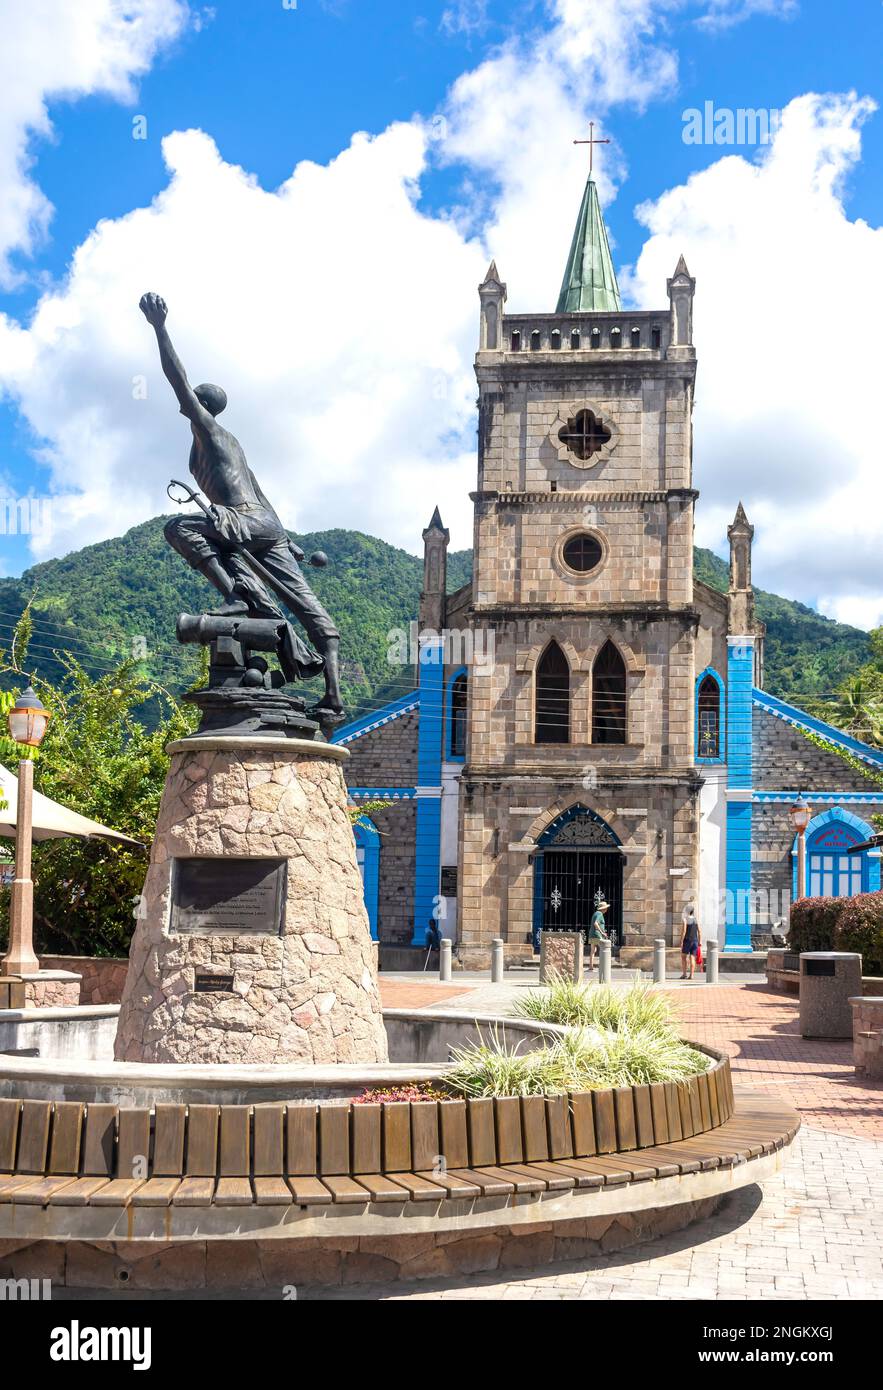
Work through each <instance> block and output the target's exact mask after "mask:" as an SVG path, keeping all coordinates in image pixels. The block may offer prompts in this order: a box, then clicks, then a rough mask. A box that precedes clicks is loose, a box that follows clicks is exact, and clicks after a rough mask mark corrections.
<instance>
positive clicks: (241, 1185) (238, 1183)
mask: <svg viewBox="0 0 883 1390" xmlns="http://www.w3.org/2000/svg"><path fill="white" fill-rule="evenodd" d="M222 1108H223V1107H222ZM223 1123H224V1121H223V1118H222V1119H221V1125H222V1126H223ZM253 1201H254V1193H253V1192H252V1190H251V1183H250V1181H249V1179H248V1178H243V1177H225V1178H218V1181H217V1185H216V1187H215V1201H214V1205H215V1206H216V1207H250V1206H251V1204H252V1202H253Z"/></svg>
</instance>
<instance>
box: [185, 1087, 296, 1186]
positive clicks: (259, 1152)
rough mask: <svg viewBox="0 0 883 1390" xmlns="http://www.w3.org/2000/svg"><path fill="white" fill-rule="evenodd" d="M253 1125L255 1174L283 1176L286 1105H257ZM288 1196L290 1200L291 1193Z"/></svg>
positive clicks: (274, 1176)
mask: <svg viewBox="0 0 883 1390" xmlns="http://www.w3.org/2000/svg"><path fill="white" fill-rule="evenodd" d="M192 1108H193V1107H192V1106H191V1110H192ZM253 1125H254V1163H253V1167H252V1171H253V1173H254V1176H255V1177H256V1178H281V1177H282V1174H283V1172H284V1171H285V1106H284V1105H256V1106H255V1108H254V1120H253ZM286 1190H287V1189H286ZM288 1197H289V1200H290V1198H291V1193H288Z"/></svg>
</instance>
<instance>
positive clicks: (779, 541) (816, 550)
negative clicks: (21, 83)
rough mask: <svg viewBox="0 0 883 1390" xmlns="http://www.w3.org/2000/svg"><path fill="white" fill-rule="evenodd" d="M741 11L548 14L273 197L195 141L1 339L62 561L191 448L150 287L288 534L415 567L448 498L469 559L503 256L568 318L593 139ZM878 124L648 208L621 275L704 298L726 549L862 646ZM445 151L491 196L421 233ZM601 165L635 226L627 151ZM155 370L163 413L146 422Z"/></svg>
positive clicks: (870, 555) (718, 515)
mask: <svg viewBox="0 0 883 1390" xmlns="http://www.w3.org/2000/svg"><path fill="white" fill-rule="evenodd" d="M725 8H726V7H725V6H723V5H722V4H720V3H716V0H711V4H710V6H709V4H707V3H706V4H705V5H702V6H699V5H697V4H695V3H690V0H550V4H549V12H550V14H551V16H552V21H553V22H552V25H551V27H546V28H545V29H543V30H541V31H538V32H536V33H533V34H523V35H521V36H520V37H515V38H512V39H510V40H509V41H508V42H507V43H506V44H504V45H502V46H501V47H500V48H498V49H497V50H495V51H494V52H493V53H492V54H491V55H490V56H489V57H488V58H487V59H486V60H485V61H484V62H482V63H481V64H480V65H478V66H477V67H476V68H475V69H474V70H473V71H471V72H468V73H465V74H464V75H463V76H462V77H461V78H460V79H459V80H458V81H457V82H456V83H455V84H454V86H453V88H452V90H451V92H450V94H449V99H448V101H447V102H446V104H445V105H444V107H443V108H442V110H441V112H440V113H438V114H439V116H440V117H441V118H442V119H441V120H439V121H438V122H436V123H432V122H430V121H426V122H423V121H421V120H419V119H415V120H414V121H412V122H410V123H403V124H397V125H394V126H392V127H390V128H389V129H388V130H386V131H385V132H383V133H382V134H381V135H379V136H377V137H376V138H373V139H372V138H370V137H368V136H365V135H357V136H355V137H354V138H353V141H352V144H351V146H350V148H349V149H347V150H345V151H343V152H342V153H341V154H340V155H339V156H338V157H337V158H336V159H335V160H333V161H332V162H331V163H330V164H329V165H328V166H327V167H321V166H318V165H315V164H312V163H309V162H303V163H300V164H297V166H296V167H295V169H294V172H293V174H292V176H291V178H290V179H289V180H288V181H287V182H286V183H284V184H283V185H282V186H281V187H280V188H278V189H276V190H272V191H268V190H265V189H262V188H261V187H260V186H259V185H258V183H257V182H256V181H255V179H254V178H253V177H252V176H250V175H249V174H248V172H247V171H244V170H242V169H239V168H236V167H234V166H230V165H228V164H226V163H225V162H224V161H223V160H222V159H221V158H220V156H219V154H218V152H217V150H216V148H215V146H214V144H213V143H212V141H211V139H210V138H209V136H208V135H207V134H204V133H202V132H199V131H188V132H184V133H177V134H175V135H172V136H170V137H169V138H168V139H167V140H166V141H165V143H164V153H165V157H166V160H167V164H168V167H169V172H170V179H169V184H168V187H167V188H166V189H165V190H164V191H163V192H162V193H161V194H160V195H159V196H158V197H157V198H156V199H155V201H154V202H153V204H152V205H151V206H150V207H148V208H145V209H140V210H137V211H134V212H132V213H130V214H129V215H128V216H127V217H123V218H120V219H117V220H116V221H112V222H102V223H101V224H99V226H98V227H97V228H96V229H95V231H94V232H93V233H92V235H91V236H90V237H89V238H88V239H87V241H86V242H85V243H84V244H83V246H81V247H80V248H79V250H78V251H77V253H76V255H75V257H74V260H73V264H72V268H71V273H70V276H69V278H68V280H67V281H66V282H65V283H64V284H62V285H59V286H58V287H57V288H56V289H55V290H54V291H53V292H52V293H49V294H47V295H45V296H44V297H43V299H42V300H41V302H40V305H39V306H38V310H37V312H36V315H35V318H34V320H33V323H32V324H31V325H30V326H29V327H28V328H23V327H21V326H20V325H17V324H15V323H14V322H10V321H8V320H7V321H5V322H3V323H2V325H0V382H5V384H6V387H7V389H8V390H9V392H10V393H11V394H12V396H13V397H14V398H15V399H16V400H17V401H18V403H19V404H20V408H21V411H22V413H23V415H24V416H25V417H26V419H27V421H28V423H29V424H30V425H31V426H32V428H33V429H34V430H35V431H37V432H38V434H39V435H40V436H41V437H42V438H43V439H44V440H45V448H44V451H43V458H44V460H45V462H46V463H47V466H48V467H49V469H50V470H51V478H52V486H53V488H54V489H57V490H59V491H61V492H63V493H64V494H65V499H66V500H65V501H64V502H62V501H56V503H55V505H54V507H53V518H54V522H55V531H54V534H53V535H52V536H51V537H50V538H49V539H45V538H43V539H41V540H40V542H39V550H38V553H39V554H40V555H43V554H47V553H58V552H60V551H63V550H65V549H68V548H71V547H74V546H79V545H82V544H85V543H87V542H90V541H94V540H96V539H101V538H103V537H106V536H110V535H114V534H119V532H120V531H121V530H122V529H124V527H126V526H128V525H131V524H133V523H135V522H137V521H140V520H142V519H143V518H144V517H146V516H149V515H152V514H154V513H156V512H157V511H159V510H161V509H167V508H168V507H169V506H170V504H169V503H168V502H167V501H166V499H165V495H164V490H165V484H166V482H167V480H168V478H169V477H170V476H171V475H172V474H175V475H176V476H180V475H181V473H182V472H183V471H184V468H185V466H186V450H187V444H188V436H187V431H186V427H185V425H184V423H183V421H181V420H180V419H179V418H178V416H177V415H176V412H175V407H174V401H173V398H172V397H171V393H170V392H169V390H168V387H167V386H166V383H165V382H164V381H163V380H162V378H161V375H160V373H159V369H158V366H157V364H156V357H155V348H154V344H153V341H152V334H151V332H150V330H149V329H148V327H147V325H146V324H145V323H144V321H143V319H142V318H141V316H140V314H139V313H138V311H137V307H136V306H137V300H138V297H139V296H140V294H141V293H142V292H143V291H144V290H145V289H148V288H152V289H157V290H159V291H161V292H162V293H163V294H164V295H165V297H166V298H167V299H168V301H169V303H170V306H171V317H170V329H171V331H172V334H173V338H174V340H175V341H176V343H177V344H178V345H179V347H180V350H181V354H182V357H183V359H184V362H185V364H186V366H187V367H188V369H189V371H190V373H191V377H192V379H194V380H197V379H209V380H212V379H215V380H218V381H220V382H221V384H223V385H224V386H225V387H226V388H227V390H228V392H229V395H230V407H229V410H228V412H227V415H226V416H225V417H224V418H225V423H227V425H228V427H229V428H230V429H232V430H233V431H234V432H235V433H236V434H237V435H238V437H239V438H240V439H241V441H242V443H243V446H244V447H245V450H246V453H247V455H248V457H249V460H250V462H251V463H252V465H253V467H254V468H255V470H256V472H257V473H258V475H259V477H260V478H261V480H262V481H263V483H264V485H265V487H266V490H267V492H268V493H269V495H270V496H271V497H273V499H274V501H276V502H277V505H278V508H279V510H280V512H281V514H282V515H283V517H284V519H285V521H286V522H287V523H288V524H289V525H291V526H296V527H298V528H300V529H312V528H320V527H325V526H329V525H339V526H356V527H359V528H360V529H362V530H365V531H368V532H369V533H373V534H379V535H383V536H385V537H387V538H388V539H390V540H392V541H394V542H395V543H397V544H400V545H402V546H404V547H406V548H408V549H410V550H414V549H416V548H417V546H418V544H419V530H420V528H421V526H422V525H423V524H424V522H425V520H426V519H427V518H428V516H429V514H430V513H431V510H432V507H433V506H434V505H435V503H436V502H439V503H440V504H441V510H442V515H443V517H444V519H445V522H446V524H448V525H449V526H450V527H451V529H452V533H453V536H452V539H453V544H454V545H455V546H462V545H468V544H469V543H470V540H471V525H470V511H471V509H470V505H469V502H468V491H469V489H470V487H471V486H472V485H473V483H474V469H475V460H474V428H475V415H474V395H475V385H474V380H473V377H472V371H471V358H472V353H473V351H474V348H475V340H476V331H477V296H476V294H475V287H476V284H477V283H478V281H479V279H480V278H481V276H482V273H483V271H484V268H485V265H486V263H487V259H488V257H489V255H490V254H493V255H494V256H495V257H496V259H497V263H498V265H499V267H500V270H501V272H502V274H503V275H504V277H505V278H506V280H507V282H508V284H509V293H510V305H511V306H512V307H515V308H521V309H543V308H546V307H551V306H552V305H554V302H555V297H556V295H557V290H558V276H559V275H560V272H561V269H562V268H563V265H564V260H565V257H566V251H567V245H568V242H569V238H570V235H571V230H572V223H573V217H574V216H575V213H576V207H577V204H578V200H579V196H580V193H581V188H582V172H583V170H584V168H585V158H586V156H585V151H584V149H581V148H579V149H578V148H574V146H573V145H572V144H571V141H572V140H573V138H574V136H575V135H577V134H581V133H585V128H586V123H587V120H588V118H589V116H590V115H591V116H592V118H595V119H598V120H603V116H604V113H605V111H608V110H609V109H610V108H611V107H614V106H616V105H617V104H620V103H623V102H629V103H631V104H633V105H634V106H635V107H637V108H642V107H644V106H645V105H647V104H648V103H649V102H651V101H652V100H654V99H655V98H657V97H659V96H661V95H663V94H666V93H668V92H670V91H672V90H673V89H674V88H675V86H676V82H677V59H676V55H675V53H674V52H673V50H672V47H671V40H670V37H669V34H668V30H667V28H666V25H667V21H668V20H669V18H670V17H672V16H675V15H679V14H691V15H692V16H694V17H695V15H696V13H697V11H698V10H700V9H701V12H702V13H703V14H709V13H712V14H713V13H714V11H715V10H716V11H718V13H721V12H722V11H723V10H724V9H725ZM588 102H590V103H591V110H589V106H588V105H587V103H588ZM869 110H870V106H869V104H868V103H867V102H862V101H860V100H859V99H857V98H855V97H828V98H819V97H804V98H801V99H800V100H798V101H796V102H793V103H792V104H791V106H790V107H789V108H788V110H787V113H786V116H785V119H784V121H783V125H782V129H781V131H780V133H779V135H778V137H777V139H776V141H775V144H774V145H773V146H771V147H770V148H769V149H767V150H766V151H765V152H764V154H763V156H762V158H761V159H760V160H759V161H758V162H751V161H750V160H749V159H746V158H743V157H741V156H736V155H727V156H725V157H724V158H722V159H720V160H718V161H717V162H716V163H715V164H713V165H712V166H710V167H709V168H708V169H706V170H704V171H703V172H701V173H698V174H696V175H695V176H694V177H693V178H691V179H690V180H689V181H688V182H687V183H686V184H685V185H684V186H682V187H679V188H674V189H671V190H669V191H668V192H667V193H665V194H664V195H663V196H662V197H661V198H659V199H658V200H657V201H656V202H655V203H653V204H648V205H646V206H645V207H644V208H643V209H642V211H641V216H642V217H643V219H644V221H645V222H646V225H647V228H648V240H647V243H646V246H645V248H644V250H643V253H642V255H641V257H640V259H639V261H638V264H637V266H636V267H635V268H634V271H633V274H632V276H631V277H629V276H628V275H623V277H622V278H623V282H624V284H625V285H626V286H627V287H629V288H631V289H632V290H633V292H634V296H635V300H636V302H638V303H641V304H644V305H646V306H647V307H657V306H660V307H661V306H662V305H664V303H665V280H666V277H667V276H669V275H670V274H671V273H672V270H673V268H674V265H675V263H676V261H677V257H678V255H679V254H680V252H681V251H682V250H683V251H685V252H686V254H687V259H688V261H689V263H690V268H691V271H692V272H693V273H694V274H695V275H696V276H697V278H698V282H699V284H698V291H697V301H696V341H697V345H698V350H699V355H700V369H699V388H698V396H697V411H696V478H697V484H698V486H699V487H700V488H701V489H702V492H703V497H702V500H701V502H700V506H699V509H698V513H697V520H698V533H697V537H698V539H699V541H700V542H701V543H704V544H714V545H716V546H717V547H718V548H719V547H720V545H721V542H722V540H723V536H724V531H725V524H726V522H727V521H728V520H729V519H730V518H731V517H732V514H733V511H734V509H735V504H736V501H737V500H738V498H739V497H740V496H741V497H742V498H743V500H744V502H745V505H746V507H747V509H748V511H749V514H750V515H751V518H752V520H753V521H755V523H756V524H757V544H756V556H757V560H756V577H757V578H758V582H760V583H762V584H764V585H765V586H766V587H768V588H774V589H778V590H779V591H780V592H785V593H789V594H792V595H794V596H797V597H802V598H804V599H805V600H806V601H812V600H815V599H818V600H819V602H820V603H821V604H822V606H823V608H824V610H825V611H827V612H830V613H832V614H835V613H836V615H837V616H840V617H844V616H850V615H851V617H852V620H853V621H857V622H862V623H864V622H866V621H867V619H868V613H869V612H871V610H872V609H873V610H874V612H875V613H876V612H878V610H877V609H876V608H875V607H874V605H875V604H876V603H877V597H878V591H879V585H878V580H877V578H876V571H877V561H876V550H877V549H878V548H879V545H878V540H877V537H878V534H879V520H878V518H879V514H880V487H879V481H878V470H877V468H876V466H875V463H874V460H873V459H872V458H871V457H870V449H869V445H868V442H867V441H869V440H872V439H874V438H875V437H876V432H877V423H876V419H875V418H874V400H875V387H876V381H875V379H874V376H873V372H874V363H875V361H876V342H875V332H876V324H877V322H878V321H879V320H880V317H881V315H880V309H881V304H880V293H881V291H880V285H881V283H883V277H881V275H880V254H881V235H883V234H881V233H880V232H879V231H876V230H874V229H872V228H870V227H868V226H867V225H865V224H864V223H862V222H857V221H851V220H850V219H849V217H848V216H847V214H846V211H845V209H844V205H843V184H844V180H845V178H846V176H847V175H848V173H849V170H850V169H851V168H852V166H853V165H854V163H855V161H856V160H857V159H858V158H859V155H860V136H859V129H860V126H861V123H862V121H863V120H864V119H865V118H866V117H867V115H868V113H869ZM597 133H604V131H603V130H602V131H598V130H597V129H596V134H597ZM439 134H441V135H442V137H443V138H442V139H441V140H440V141H439V140H438V136H439ZM439 154H441V156H442V157H443V158H444V159H446V160H449V161H452V162H455V161H456V162H458V163H460V164H461V165H462V166H464V167H465V169H466V174H467V180H468V183H467V187H466V189H465V190H464V195H463V199H462V206H461V207H460V208H458V209H457V210H456V214H455V215H454V216H452V217H450V218H445V217H442V216H428V215H424V214H423V213H422V212H421V211H420V208H419V201H418V193H419V186H420V180H421V178H422V176H423V174H424V172H425V168H426V161H427V158H428V157H430V156H432V155H436V156H438V155H439ZM599 163H600V168H601V173H600V180H599V181H600V182H601V185H602V192H604V191H605V190H606V196H607V198H608V201H609V198H610V197H611V196H612V189H613V184H614V180H619V179H621V178H622V176H623V164H622V158H621V155H620V154H619V151H618V150H617V147H616V146H615V145H611V146H608V147H606V149H605V151H604V152H603V154H602V155H601V160H600V161H599ZM550 209H554V210H555V211H554V212H550ZM559 209H561V210H562V211H561V215H558V210H559ZM142 372H147V373H148V375H149V394H148V398H147V400H146V401H139V400H133V398H132V379H133V377H135V376H136V375H137V374H139V373H142ZM880 607H881V609H883V604H881V605H880ZM879 616H881V617H883V612H880V613H879Z"/></svg>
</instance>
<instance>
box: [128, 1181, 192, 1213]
mask: <svg viewBox="0 0 883 1390" xmlns="http://www.w3.org/2000/svg"><path fill="white" fill-rule="evenodd" d="M180 1186H181V1179H180V1177H162V1178H148V1180H147V1182H145V1183H142V1185H141V1187H139V1188H138V1191H137V1192H134V1193H133V1194H132V1206H133V1207H167V1206H168V1205H169V1204H170V1202H171V1200H172V1198H173V1197H174V1195H175V1193H176V1192H177V1191H178V1188H179V1187H180Z"/></svg>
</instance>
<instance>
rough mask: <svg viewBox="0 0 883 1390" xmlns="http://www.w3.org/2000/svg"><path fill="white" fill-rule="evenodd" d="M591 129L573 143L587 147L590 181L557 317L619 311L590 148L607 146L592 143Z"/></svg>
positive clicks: (559, 300) (574, 233) (577, 221)
mask: <svg viewBox="0 0 883 1390" xmlns="http://www.w3.org/2000/svg"><path fill="white" fill-rule="evenodd" d="M593 129H594V123H591V124H590V131H589V138H588V140H574V142H573V143H574V144H575V145H588V147H589V177H588V179H587V180H586V187H585V192H584V193H583V200H582V203H581V204H580V210H579V216H578V217H577V219H576V227H575V228H574V232H573V241H572V242H571V246H570V255H569V256H568V258H567V268H566V270H565V272H564V279H563V280H562V282H561V293H560V294H559V296H558V305H557V307H556V309H555V312H556V314H572V313H578V312H580V311H587V312H592V311H594V312H599V313H604V312H605V311H607V312H610V313H619V312H620V311H621V309H622V300H621V299H620V295H619V285H618V284H617V281H616V271H615V270H614V269H613V259H612V257H611V255H610V244H609V242H608V240H607V228H606V227H605V225H604V216H603V213H602V212H601V203H600V201H599V199H598V188H597V185H596V183H595V180H594V177H593V174H592V156H593V147H594V146H595V145H607V144H609V143H610V142H609V140H595V139H594V138H593V134H592V131H593Z"/></svg>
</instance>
